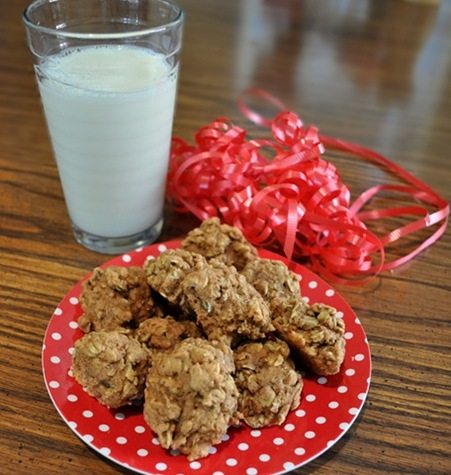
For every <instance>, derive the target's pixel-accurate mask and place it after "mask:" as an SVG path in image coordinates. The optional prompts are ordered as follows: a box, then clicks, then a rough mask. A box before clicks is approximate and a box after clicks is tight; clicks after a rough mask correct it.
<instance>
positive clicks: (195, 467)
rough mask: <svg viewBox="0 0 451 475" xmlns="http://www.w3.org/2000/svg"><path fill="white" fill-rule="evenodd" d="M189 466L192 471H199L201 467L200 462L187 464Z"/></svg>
mask: <svg viewBox="0 0 451 475" xmlns="http://www.w3.org/2000/svg"><path fill="white" fill-rule="evenodd" d="M189 466H190V467H191V468H192V469H193V470H199V468H200V467H202V465H201V464H200V462H196V461H194V462H191V463H190V464H189Z"/></svg>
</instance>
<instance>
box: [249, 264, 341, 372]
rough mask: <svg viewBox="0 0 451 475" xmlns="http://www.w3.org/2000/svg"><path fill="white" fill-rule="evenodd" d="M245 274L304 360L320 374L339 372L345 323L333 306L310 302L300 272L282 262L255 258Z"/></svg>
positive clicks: (281, 332) (273, 321)
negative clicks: (305, 298) (303, 291)
mask: <svg viewBox="0 0 451 475" xmlns="http://www.w3.org/2000/svg"><path fill="white" fill-rule="evenodd" d="M242 274H243V275H244V276H245V277H246V279H247V280H248V281H249V282H250V283H251V284H252V285H253V286H254V287H255V288H256V289H257V290H258V292H259V293H260V295H262V297H263V298H264V300H265V302H267V304H268V305H269V308H270V309H271V318H272V323H273V324H274V326H275V327H276V329H277V333H278V334H279V336H280V337H281V338H282V339H283V340H285V341H286V342H287V343H289V345H290V346H291V347H292V348H293V349H295V350H296V352H297V353H298V354H299V356H300V357H301V359H302V361H303V363H304V364H305V365H306V366H307V367H308V368H310V369H311V370H312V371H313V372H315V373H317V374H320V375H328V374H335V373H338V371H339V370H340V366H341V363H342V362H343V359H344V353H345V340H344V337H343V334H344V322H343V320H341V319H339V318H337V316H336V311H335V309H333V308H332V307H328V306H327V305H322V304H314V305H312V306H309V305H307V304H306V303H305V302H304V301H303V300H302V298H301V294H300V289H299V282H298V279H297V278H296V275H295V274H294V273H292V272H290V270H289V269H288V268H287V266H286V265H285V264H284V263H283V262H280V261H274V260H269V259H255V260H254V261H252V262H249V263H248V264H247V265H246V267H245V268H244V269H243V271H242Z"/></svg>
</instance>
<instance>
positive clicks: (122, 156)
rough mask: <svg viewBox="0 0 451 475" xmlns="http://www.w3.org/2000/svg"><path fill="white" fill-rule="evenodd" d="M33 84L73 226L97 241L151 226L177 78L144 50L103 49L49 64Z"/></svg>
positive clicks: (157, 211) (159, 204)
mask: <svg viewBox="0 0 451 475" xmlns="http://www.w3.org/2000/svg"><path fill="white" fill-rule="evenodd" d="M37 77H38V83H39V89H40V92H41V98H42V102H43V105H44V110H45V115H46V119H47V124H48V128H49V132H50V136H51V139H52V144H53V148H54V152H55V157H56V162H57V165H58V169H59V173H60V177H61V182H62V186H63V191H64V195H65V199H66V204H67V208H68V211H69V215H70V217H71V219H72V221H73V223H74V224H76V225H77V226H78V227H79V228H81V229H82V230H83V231H86V232H88V233H91V234H95V235H97V236H104V237H124V236H129V235H132V234H135V233H138V232H140V231H144V230H145V229H147V228H149V227H150V226H152V225H153V224H156V223H157V222H158V221H159V220H160V218H161V216H162V208H163V201H164V189H165V178H166V172H167V166H168V157H169V149H170V139H171V131H172V118H173V111H174V102H175V93H176V80H177V70H176V69H172V70H171V68H170V66H169V64H168V63H167V62H166V60H165V58H164V57H163V56H162V55H159V54H157V53H154V52H152V51H151V50H148V49H145V48H141V47H136V46H123V45H120V46H119V45H102V46H86V47H80V48H75V49H70V50H67V51H65V52H64V53H62V54H59V55H56V56H52V57H50V58H49V59H46V60H45V61H44V63H43V64H41V65H40V66H39V67H38V69H37Z"/></svg>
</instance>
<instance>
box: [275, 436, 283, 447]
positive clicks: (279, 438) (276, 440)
mask: <svg viewBox="0 0 451 475" xmlns="http://www.w3.org/2000/svg"><path fill="white" fill-rule="evenodd" d="M272 442H273V444H274V445H283V444H284V443H285V441H284V440H283V439H282V437H276V438H275V439H273V441H272Z"/></svg>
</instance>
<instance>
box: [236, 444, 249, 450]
mask: <svg viewBox="0 0 451 475" xmlns="http://www.w3.org/2000/svg"><path fill="white" fill-rule="evenodd" d="M248 448H249V445H248V444H246V443H244V442H242V443H241V444H238V449H239V450H242V451H245V450H247V449H248Z"/></svg>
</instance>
